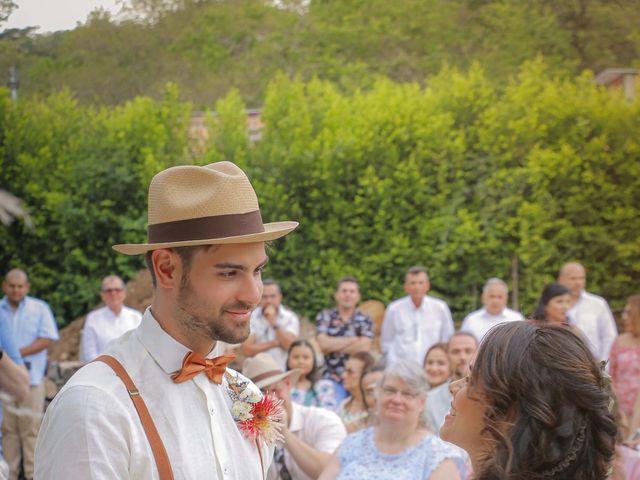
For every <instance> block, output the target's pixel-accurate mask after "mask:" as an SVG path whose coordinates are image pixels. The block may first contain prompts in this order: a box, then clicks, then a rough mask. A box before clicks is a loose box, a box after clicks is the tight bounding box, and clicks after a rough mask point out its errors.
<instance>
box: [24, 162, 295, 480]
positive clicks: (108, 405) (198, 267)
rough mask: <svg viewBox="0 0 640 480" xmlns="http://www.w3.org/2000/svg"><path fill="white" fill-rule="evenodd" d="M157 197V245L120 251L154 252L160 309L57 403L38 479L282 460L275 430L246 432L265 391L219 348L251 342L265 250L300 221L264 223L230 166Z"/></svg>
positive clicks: (194, 173)
mask: <svg viewBox="0 0 640 480" xmlns="http://www.w3.org/2000/svg"><path fill="white" fill-rule="evenodd" d="M148 198H149V223H148V229H147V235H148V242H147V243H143V244H123V245H115V246H114V247H113V248H114V249H115V250H116V251H118V252H120V253H124V254H127V255H136V254H145V260H146V263H147V266H148V267H149V271H150V273H151V279H152V282H153V286H154V297H153V303H152V304H151V307H150V308H148V309H147V310H146V312H145V314H144V316H143V318H142V322H141V324H140V326H139V327H138V328H137V329H136V330H132V331H129V332H127V333H125V334H124V335H123V336H122V337H120V338H119V339H117V340H115V341H114V342H112V343H111V345H110V346H109V349H108V352H107V353H108V354H109V355H110V357H109V358H107V359H103V360H101V359H98V361H95V362H92V363H89V364H88V365H85V366H84V367H83V368H81V369H80V370H79V371H78V372H77V373H76V374H75V375H74V376H73V377H72V378H71V379H70V380H69V382H67V384H66V385H65V386H64V387H63V388H62V390H61V391H60V392H59V393H58V395H56V397H55V398H54V400H53V402H51V404H50V405H49V408H48V409H47V412H46V414H45V417H44V420H43V422H42V428H41V430H40V435H39V437H38V444H37V446H36V475H35V476H36V478H39V479H52V480H53V479H55V480H57V479H62V478H64V479H65V480H85V479H88V478H90V479H93V480H112V479H119V480H122V479H131V480H133V479H135V480H143V479H144V480H146V479H154V480H155V479H163V480H164V479H165V478H174V479H175V480H192V479H198V480H222V479H225V480H263V479H264V476H265V475H266V471H267V469H268V468H269V465H270V461H271V458H272V457H273V446H270V445H269V442H268V440H269V438H268V435H266V434H267V433H268V432H269V431H270V429H272V428H277V427H276V426H275V425H274V424H273V423H272V424H271V426H270V427H269V428H268V429H263V428H261V427H260V423H259V424H258V430H257V432H258V433H260V432H262V433H261V434H260V435H259V436H258V438H252V437H251V436H250V435H249V433H248V430H247V428H246V425H245V424H244V423H243V420H246V421H249V420H251V418H247V417H246V415H247V414H250V412H251V409H252V408H253V407H252V406H251V405H254V404H255V403H256V402H258V401H259V400H260V399H261V394H260V391H259V390H258V388H257V387H256V386H255V385H253V383H251V382H250V381H248V380H245V379H244V377H242V376H241V375H240V374H238V373H237V372H234V371H233V370H231V369H228V368H226V365H227V363H228V362H229V361H231V360H232V359H233V357H232V356H230V357H229V356H227V357H215V352H216V342H217V341H218V340H220V341H224V342H227V343H240V342H243V341H244V340H246V338H247V337H248V336H249V325H250V318H251V312H252V310H253V309H254V308H255V307H256V306H257V305H258V303H259V302H260V298H261V295H262V277H261V273H262V270H263V268H264V266H265V265H266V263H267V261H268V257H267V255H266V252H265V242H266V241H269V240H274V239H276V238H280V237H282V236H284V235H286V234H287V233H289V232H291V231H292V230H293V229H294V228H296V227H297V225H298V224H297V222H276V223H267V224H264V223H263V221H262V217H261V214H260V209H259V205H258V199H257V197H256V194H255V191H254V190H253V187H252V186H251V183H250V182H249V179H248V178H247V177H246V175H245V173H244V172H243V171H242V170H240V169H239V168H238V167H237V166H236V165H234V164H233V163H231V162H217V163H212V164H210V165H206V166H192V165H189V166H178V167H171V168H168V169H167V170H164V171H162V172H160V173H158V174H157V175H156V176H155V177H154V178H153V179H152V180H151V185H150V186H149V197H148ZM105 360H106V361H107V362H110V363H105ZM114 360H115V361H117V362H119V364H120V365H121V366H122V367H123V369H124V371H125V372H124V373H125V374H126V373H127V372H128V376H129V377H131V380H132V382H128V383H133V385H129V386H128V387H125V381H124V380H122V379H123V378H125V377H126V375H125V374H123V372H122V371H120V372H119V373H118V374H116V373H115V372H116V371H118V365H117V364H115V363H114ZM141 401H143V402H144V403H145V404H146V407H147V410H148V413H149V415H148V417H147V416H145V415H144V414H141V415H139V413H138V412H140V410H139V409H140V408H141V405H140V402H141ZM134 403H136V405H135V407H134ZM249 404H250V405H249ZM239 407H240V409H239V410H238V408H239ZM266 421H267V422H270V420H269V419H268V418H267V420H266ZM150 424H151V425H150ZM143 425H144V426H145V427H144V428H143ZM154 429H155V430H156V432H155V433H157V434H154Z"/></svg>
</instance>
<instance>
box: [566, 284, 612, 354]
mask: <svg viewBox="0 0 640 480" xmlns="http://www.w3.org/2000/svg"><path fill="white" fill-rule="evenodd" d="M567 314H568V316H569V323H571V325H575V326H576V327H578V328H579V329H580V330H581V331H582V332H583V333H584V335H585V337H586V338H587V341H588V343H589V348H591V351H592V352H593V355H594V356H595V357H596V359H598V360H607V359H608V358H609V351H610V350H611V345H613V341H614V340H615V339H616V336H617V335H618V329H617V328H616V322H615V320H614V319H613V314H612V313H611V310H610V309H609V305H608V304H607V301H606V300H605V299H604V298H602V297H599V296H597V295H593V294H592V293H589V292H585V291H584V290H583V291H582V292H581V293H580V298H579V299H578V301H577V302H576V304H575V305H574V306H573V307H571V309H570V310H569V311H568V312H567Z"/></svg>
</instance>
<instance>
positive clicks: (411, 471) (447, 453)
mask: <svg viewBox="0 0 640 480" xmlns="http://www.w3.org/2000/svg"><path fill="white" fill-rule="evenodd" d="M374 433H375V429H374V427H369V428H365V429H364V430H359V431H357V432H355V433H352V434H351V435H349V436H348V437H347V438H346V439H345V441H344V442H342V445H340V448H339V449H338V459H339V460H340V473H339V474H338V476H337V477H336V480H362V479H364V478H366V479H367V480H388V479H393V480H418V479H420V480H425V479H427V478H429V475H431V473H432V472H433V471H434V470H435V469H436V468H438V466H439V465H440V464H441V463H442V462H443V461H445V460H453V462H454V463H455V465H456V467H457V469H458V471H459V472H460V478H465V470H466V468H465V459H464V456H463V454H462V452H461V451H460V450H459V449H457V448H456V447H454V446H453V445H450V444H447V443H446V442H444V441H442V440H440V439H439V438H438V437H436V436H435V435H431V434H428V435H426V436H425V437H424V439H423V440H422V441H421V442H420V443H418V444H417V445H414V446H413V447H410V448H407V449H406V450H405V451H403V452H402V453H398V454H387V453H381V452H379V451H378V449H377V447H376V444H375V437H374Z"/></svg>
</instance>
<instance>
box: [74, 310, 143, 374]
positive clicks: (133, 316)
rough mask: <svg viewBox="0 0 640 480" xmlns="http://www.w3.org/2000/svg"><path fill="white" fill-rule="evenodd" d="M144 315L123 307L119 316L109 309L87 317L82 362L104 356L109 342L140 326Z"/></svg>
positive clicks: (92, 313)
mask: <svg viewBox="0 0 640 480" xmlns="http://www.w3.org/2000/svg"><path fill="white" fill-rule="evenodd" d="M140 320H142V314H141V313H140V312H139V311H137V310H134V309H133V308H129V307H125V306H123V307H122V310H120V313H118V314H117V315H116V314H115V313H114V312H113V310H111V309H110V308H109V307H107V306H105V307H102V308H98V309H97V310H94V311H92V312H90V313H89V315H87V320H86V321H85V322H84V328H83V329H82V340H81V342H80V360H82V361H83V362H90V361H91V360H93V359H94V358H96V357H98V356H99V355H102V354H103V353H104V352H105V351H106V349H107V345H108V344H109V342H112V341H113V340H115V339H116V338H118V337H119V336H120V335H122V334H123V333H125V332H128V331H129V330H133V329H134V328H137V327H138V325H140Z"/></svg>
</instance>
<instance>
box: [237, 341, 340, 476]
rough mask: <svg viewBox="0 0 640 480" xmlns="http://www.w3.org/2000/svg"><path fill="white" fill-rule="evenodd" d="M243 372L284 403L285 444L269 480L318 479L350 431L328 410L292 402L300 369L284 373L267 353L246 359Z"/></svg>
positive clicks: (272, 468) (274, 459) (283, 439)
mask: <svg viewBox="0 0 640 480" xmlns="http://www.w3.org/2000/svg"><path fill="white" fill-rule="evenodd" d="M242 373H243V374H244V375H245V376H246V377H247V378H250V379H251V380H253V381H254V382H255V384H256V385H257V386H258V387H260V389H262V391H263V392H265V393H266V392H269V393H270V394H272V395H274V396H275V397H276V398H277V399H278V400H280V401H281V402H282V407H283V410H284V412H283V414H284V418H283V421H282V431H281V433H282V441H281V442H278V447H277V448H276V451H275V452H274V458H273V463H272V464H271V467H270V468H269V471H268V472H267V476H266V479H267V480H277V479H279V480H287V479H288V480H291V479H295V480H311V479H312V478H317V477H318V475H319V474H320V472H321V471H322V469H323V468H324V466H325V465H326V464H327V461H328V460H329V458H330V456H331V454H332V452H334V451H335V449H336V448H337V447H338V445H340V442H341V441H342V440H343V439H344V438H345V436H346V435H347V432H346V430H345V428H344V425H343V424H342V422H341V421H340V418H338V416H337V415H336V414H335V413H334V412H331V411H329V410H327V409H326V408H318V407H305V406H303V405H300V404H297V403H294V402H292V401H291V387H292V385H293V380H295V378H296V377H298V376H299V375H300V373H301V372H300V371H299V370H297V369H294V370H289V371H287V372H284V371H283V370H282V369H281V368H280V366H279V365H278V363H277V362H276V361H275V360H274V358H273V357H271V356H270V355H269V354H267V353H265V352H263V353H259V354H257V355H256V356H254V357H251V358H248V359H246V360H245V362H244V365H243V367H242Z"/></svg>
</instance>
